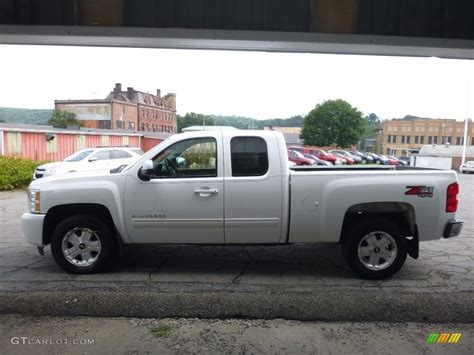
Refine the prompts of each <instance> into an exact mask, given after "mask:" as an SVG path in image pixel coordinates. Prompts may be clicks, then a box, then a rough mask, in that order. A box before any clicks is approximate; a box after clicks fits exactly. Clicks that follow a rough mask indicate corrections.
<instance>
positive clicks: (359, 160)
mask: <svg viewBox="0 0 474 355" xmlns="http://www.w3.org/2000/svg"><path fill="white" fill-rule="evenodd" d="M328 153H330V154H335V153H337V154H339V155H340V156H342V157H344V158H350V159H351V160H352V161H353V163H352V164H360V163H362V158H361V157H359V156H358V155H353V154H351V153H349V152H346V151H345V150H339V149H333V150H330V151H329V152H328Z"/></svg>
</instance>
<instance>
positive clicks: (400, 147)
mask: <svg viewBox="0 0 474 355" xmlns="http://www.w3.org/2000/svg"><path fill="white" fill-rule="evenodd" d="M467 137H468V141H467V145H468V146H470V145H474V125H473V124H472V120H469V122H468V131H467ZM426 144H431V145H438V144H444V145H453V146H454V145H457V146H461V145H463V144H464V121H456V120H454V119H414V120H387V121H384V122H383V123H382V125H381V130H380V132H379V135H378V146H379V147H380V150H379V151H380V153H382V154H390V155H392V154H394V155H397V156H398V155H409V154H410V153H418V152H419V151H420V149H421V147H422V146H423V145H426Z"/></svg>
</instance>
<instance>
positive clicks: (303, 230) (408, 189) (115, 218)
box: [22, 130, 462, 279]
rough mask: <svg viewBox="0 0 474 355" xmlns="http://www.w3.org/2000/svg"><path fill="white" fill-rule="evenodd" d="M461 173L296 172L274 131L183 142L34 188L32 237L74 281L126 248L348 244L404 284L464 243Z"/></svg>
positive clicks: (350, 254)
mask: <svg viewBox="0 0 474 355" xmlns="http://www.w3.org/2000/svg"><path fill="white" fill-rule="evenodd" d="M458 190H459V188H458V183H457V177H456V173H455V172H454V171H440V170H426V169H415V170H413V169H412V170H409V169H406V168H403V169H402V170H394V169H393V168H391V167H361V168H351V167H316V166H314V167H307V168H299V167H293V168H291V169H290V168H289V167H288V157H287V151H286V145H285V141H284V138H283V136H282V135H281V134H280V133H278V132H272V131H269V132H267V131H245V130H242V131H239V130H233V131H204V132H192V133H183V134H177V135H174V136H172V137H170V138H168V139H167V140H166V141H164V142H162V143H161V144H159V145H158V146H156V147H155V148H154V149H152V150H150V151H149V152H147V153H145V154H144V155H143V156H142V157H141V159H139V160H137V161H135V162H134V163H132V164H131V165H129V166H126V167H124V168H123V167H122V168H120V169H113V170H111V171H110V172H108V171H107V172H105V173H104V172H101V173H98V172H89V173H70V174H67V175H62V176H52V177H47V178H43V179H39V180H35V181H33V182H32V183H31V185H30V187H29V190H28V204H29V213H25V214H24V215H23V216H22V225H23V231H24V233H25V235H26V238H27V240H28V241H29V242H30V243H32V244H34V245H36V246H37V247H38V248H39V251H40V252H42V251H43V247H44V246H46V245H48V244H51V250H52V254H53V256H54V258H55V260H56V262H57V263H58V264H59V265H60V266H61V267H62V268H63V269H64V270H66V271H68V272H71V273H93V272H97V271H99V270H100V269H102V268H103V267H104V266H105V265H106V264H107V262H109V261H110V259H111V258H113V257H114V256H115V255H116V254H117V253H118V252H119V251H120V250H122V247H123V245H125V244H136V243H139V244H143V243H150V244H151V243H153V244H157V243H174V244H182V243H186V244H224V245H227V244H247V245H252V244H272V245H275V244H293V243H340V244H341V245H342V248H343V252H344V255H345V257H346V258H347V261H348V264H349V265H350V266H351V268H352V269H353V270H354V271H355V272H356V273H357V274H359V275H360V276H362V277H364V278H369V279H380V278H385V277H388V276H390V275H393V274H394V273H395V272H397V271H398V270H399V269H400V268H401V267H402V265H403V263H404V262H405V259H406V257H407V254H408V255H410V256H412V257H414V258H417V257H418V244H419V241H426V240H434V239H439V238H441V237H444V238H450V237H454V236H457V235H459V233H460V232H461V229H462V222H460V221H456V219H455V212H456V209H457V194H458Z"/></svg>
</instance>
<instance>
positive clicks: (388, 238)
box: [343, 218, 407, 280]
mask: <svg viewBox="0 0 474 355" xmlns="http://www.w3.org/2000/svg"><path fill="white" fill-rule="evenodd" d="M343 252H344V256H345V257H346V260H347V262H348V263H349V265H350V267H351V268H352V270H353V271H354V272H355V273H357V274H358V275H359V276H361V277H363V278H365V279H371V280H379V279H384V278H387V277H390V276H392V275H393V274H395V273H396V272H397V271H398V270H400V269H401V267H402V266H403V264H404V263H405V260H406V258H407V247H406V243H405V239H404V237H403V234H402V233H401V231H400V228H399V227H398V226H397V224H395V223H394V222H392V221H391V220H390V219H388V218H377V219H372V220H370V219H366V220H363V221H360V222H358V223H357V224H355V225H354V226H352V227H349V228H347V231H346V233H345V235H344V238H343Z"/></svg>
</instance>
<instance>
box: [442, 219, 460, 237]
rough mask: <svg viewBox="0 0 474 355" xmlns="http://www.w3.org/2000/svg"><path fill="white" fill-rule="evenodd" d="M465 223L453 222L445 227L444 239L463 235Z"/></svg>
mask: <svg viewBox="0 0 474 355" xmlns="http://www.w3.org/2000/svg"><path fill="white" fill-rule="evenodd" d="M462 225H463V222H461V221H456V220H452V221H449V222H448V223H446V227H444V232H443V238H452V237H457V236H458V235H459V234H461V231H462Z"/></svg>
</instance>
